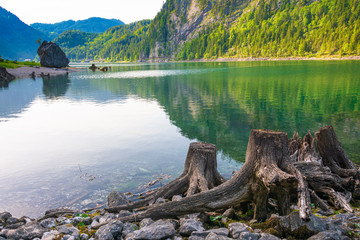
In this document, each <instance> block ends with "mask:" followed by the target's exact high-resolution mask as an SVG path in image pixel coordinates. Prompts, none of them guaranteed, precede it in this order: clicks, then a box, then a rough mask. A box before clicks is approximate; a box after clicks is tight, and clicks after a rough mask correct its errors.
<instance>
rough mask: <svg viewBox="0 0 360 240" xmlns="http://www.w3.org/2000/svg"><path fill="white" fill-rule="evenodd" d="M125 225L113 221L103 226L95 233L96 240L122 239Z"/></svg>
mask: <svg viewBox="0 0 360 240" xmlns="http://www.w3.org/2000/svg"><path fill="white" fill-rule="evenodd" d="M123 227H124V224H123V223H122V222H121V221H119V220H114V221H111V222H110V223H108V224H106V225H104V226H102V227H101V228H99V230H98V231H97V232H96V233H95V240H117V239H122V230H123Z"/></svg>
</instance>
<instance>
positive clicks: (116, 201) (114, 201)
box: [108, 191, 130, 208]
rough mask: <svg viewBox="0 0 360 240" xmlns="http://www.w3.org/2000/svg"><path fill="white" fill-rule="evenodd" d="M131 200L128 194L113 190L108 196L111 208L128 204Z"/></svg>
mask: <svg viewBox="0 0 360 240" xmlns="http://www.w3.org/2000/svg"><path fill="white" fill-rule="evenodd" d="M129 202H130V201H129V200H128V199H127V197H126V195H125V194H123V193H121V192H117V191H112V192H111V193H110V194H109V196H108V207H109V208H113V207H117V206H120V205H125V204H128V203H129Z"/></svg>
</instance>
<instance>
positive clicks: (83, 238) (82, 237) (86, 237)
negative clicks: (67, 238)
mask: <svg viewBox="0 0 360 240" xmlns="http://www.w3.org/2000/svg"><path fill="white" fill-rule="evenodd" d="M88 239H89V235H87V234H86V233H83V234H81V235H80V240H88Z"/></svg>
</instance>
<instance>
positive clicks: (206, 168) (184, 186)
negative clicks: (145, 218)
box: [107, 142, 226, 212]
mask: <svg viewBox="0 0 360 240" xmlns="http://www.w3.org/2000/svg"><path fill="white" fill-rule="evenodd" d="M216 151H217V149H216V146H215V145H213V144H209V143H202V142H197V143H191V144H190V147H189V150H188V154H187V157H186V160H185V167H184V171H183V173H182V174H181V175H180V176H179V177H178V178H177V179H175V180H173V181H171V182H170V183H169V184H167V185H165V186H163V187H162V188H160V189H158V190H157V191H156V192H154V193H152V194H149V195H148V196H146V197H145V199H143V200H140V201H137V202H134V203H131V204H128V205H122V206H118V207H115V208H109V209H107V210H108V211H109V212H117V211H119V210H124V209H127V210H131V209H136V208H141V207H147V206H149V205H151V204H153V203H155V201H156V200H157V199H158V198H164V199H171V197H172V196H174V195H183V194H184V195H185V196H187V197H188V196H191V195H194V194H195V193H199V192H203V191H207V190H209V189H212V188H214V187H215V186H218V185H220V184H222V183H223V182H225V181H226V179H225V178H223V177H222V176H221V175H220V173H219V172H218V171H217V160H216Z"/></svg>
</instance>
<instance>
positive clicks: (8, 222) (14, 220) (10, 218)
mask: <svg viewBox="0 0 360 240" xmlns="http://www.w3.org/2000/svg"><path fill="white" fill-rule="evenodd" d="M18 221H19V220H18V219H17V218H14V217H9V218H8V219H7V220H6V224H15V223H17V222H18Z"/></svg>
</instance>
